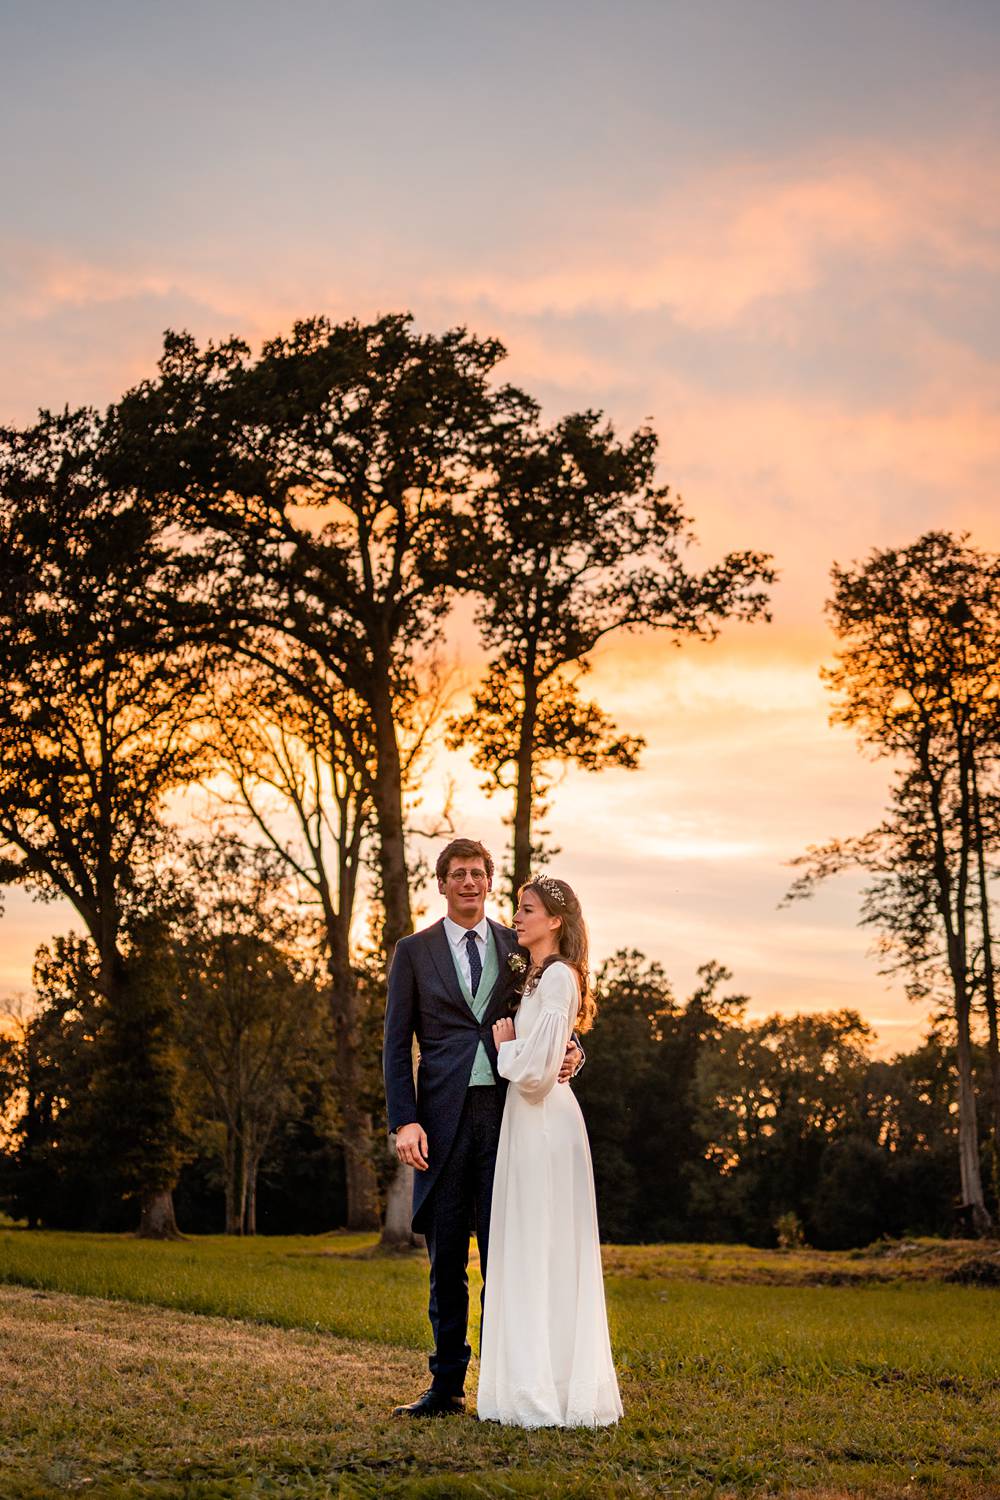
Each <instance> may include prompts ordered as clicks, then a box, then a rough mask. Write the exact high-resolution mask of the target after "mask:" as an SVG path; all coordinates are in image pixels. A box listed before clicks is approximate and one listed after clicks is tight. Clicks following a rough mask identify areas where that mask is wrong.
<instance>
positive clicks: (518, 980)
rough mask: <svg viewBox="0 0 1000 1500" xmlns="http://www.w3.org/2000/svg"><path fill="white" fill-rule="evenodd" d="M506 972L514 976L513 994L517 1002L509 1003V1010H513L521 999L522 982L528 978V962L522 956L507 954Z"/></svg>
mask: <svg viewBox="0 0 1000 1500" xmlns="http://www.w3.org/2000/svg"><path fill="white" fill-rule="evenodd" d="M507 970H508V972H509V973H510V974H513V976H514V993H515V995H516V996H517V1000H516V1001H514V1000H512V1001H511V1002H510V1005H511V1009H512V1010H513V1009H514V1007H515V1005H516V1004H517V1003H518V1002H519V1001H520V999H521V992H522V990H523V989H524V982H525V980H526V979H527V977H528V960H527V959H526V958H525V956H524V954H523V953H508V954H507Z"/></svg>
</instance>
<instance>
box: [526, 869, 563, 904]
mask: <svg viewBox="0 0 1000 1500" xmlns="http://www.w3.org/2000/svg"><path fill="white" fill-rule="evenodd" d="M528 884H529V885H537V886H538V888H539V890H541V891H544V892H545V894H546V896H548V898H549V900H550V901H553V902H554V903H555V905H556V906H565V905H566V897H565V895H564V894H563V889H562V886H561V885H560V884H559V882H558V881H557V880H553V879H552V876H551V875H533V876H532V877H531V880H530V881H529V882H528Z"/></svg>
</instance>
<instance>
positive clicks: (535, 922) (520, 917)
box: [514, 890, 562, 948]
mask: <svg viewBox="0 0 1000 1500" xmlns="http://www.w3.org/2000/svg"><path fill="white" fill-rule="evenodd" d="M561 926H562V919H561V917H553V916H550V915H549V913H548V912H547V911H546V910H545V907H544V906H543V905H542V903H541V900H540V899H539V897H538V895H537V894H536V893H535V892H534V891H532V890H527V891H522V892H521V899H520V901H519V902H518V905H517V911H516V912H515V913H514V931H515V932H516V933H517V940H518V942H519V943H520V944H521V947H522V948H534V947H535V946H536V945H538V944H545V943H551V944H552V946H553V948H555V947H556V946H557V945H558V942H559V929H560V927H561Z"/></svg>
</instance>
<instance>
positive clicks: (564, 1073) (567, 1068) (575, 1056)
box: [559, 1037, 581, 1083]
mask: <svg viewBox="0 0 1000 1500" xmlns="http://www.w3.org/2000/svg"><path fill="white" fill-rule="evenodd" d="M580 1052H581V1048H580V1047H579V1046H578V1045H577V1043H576V1042H574V1040H573V1038H572V1037H570V1039H569V1046H568V1047H567V1048H566V1056H565V1057H564V1058H563V1060H562V1067H561V1068H560V1069H559V1082H560V1083H569V1081H570V1079H571V1078H572V1077H573V1074H574V1073H575V1072H576V1070H577V1068H578V1067H579V1066H580Z"/></svg>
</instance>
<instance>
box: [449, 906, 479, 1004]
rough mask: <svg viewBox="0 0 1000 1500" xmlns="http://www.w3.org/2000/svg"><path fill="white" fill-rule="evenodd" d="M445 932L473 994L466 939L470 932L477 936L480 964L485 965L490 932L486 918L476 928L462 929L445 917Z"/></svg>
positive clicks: (463, 976)
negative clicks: (487, 936) (488, 933)
mask: <svg viewBox="0 0 1000 1500" xmlns="http://www.w3.org/2000/svg"><path fill="white" fill-rule="evenodd" d="M444 930H445V932H446V933H447V934H448V941H449V942H450V943H451V944H452V946H453V947H454V949H455V951H456V953H457V955H458V967H459V969H460V970H461V973H462V978H463V979H464V980H465V982H466V984H467V985H468V986H469V993H470V994H471V993H472V973H471V971H470V969H469V945H468V943H467V942H466V941H465V939H466V935H467V934H468V933H470V932H474V933H475V934H476V947H477V949H478V950H479V962H480V963H481V964H483V965H485V963H486V934H487V932H488V931H489V928H488V927H487V925H486V918H485V917H484V918H483V920H482V921H481V922H479V923H477V924H476V926H475V927H460V926H459V925H458V923H457V922H453V921H452V920H451V918H450V917H445V919H444Z"/></svg>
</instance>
